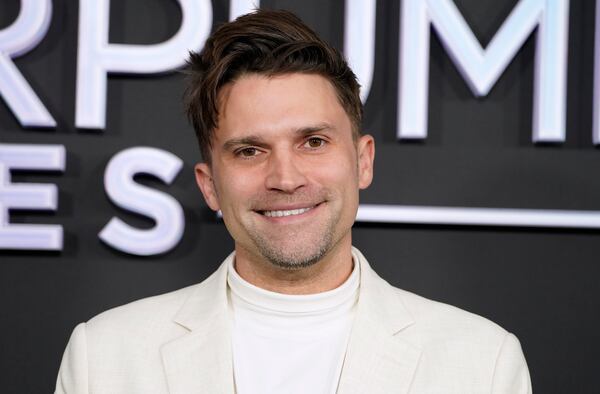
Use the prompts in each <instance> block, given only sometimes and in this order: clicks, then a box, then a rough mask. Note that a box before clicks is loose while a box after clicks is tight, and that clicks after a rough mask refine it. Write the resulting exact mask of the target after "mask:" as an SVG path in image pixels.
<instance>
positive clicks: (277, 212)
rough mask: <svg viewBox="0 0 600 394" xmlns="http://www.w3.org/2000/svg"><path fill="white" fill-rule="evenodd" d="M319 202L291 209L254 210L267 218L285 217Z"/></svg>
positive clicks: (303, 211)
mask: <svg viewBox="0 0 600 394" xmlns="http://www.w3.org/2000/svg"><path fill="white" fill-rule="evenodd" d="M320 204H321V203H319V204H315V205H311V206H306V207H299V208H293V209H274V210H259V211H256V212H258V213H259V214H261V215H263V216H266V217H269V218H281V217H287V216H298V215H302V214H304V213H306V212H308V211H310V210H312V209H314V208H316V207H318V206H319V205H320Z"/></svg>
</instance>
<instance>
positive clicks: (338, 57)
mask: <svg viewBox="0 0 600 394" xmlns="http://www.w3.org/2000/svg"><path fill="white" fill-rule="evenodd" d="M186 73H187V74H188V85H187V89H186V91H185V94H184V102H185V110H186V113H187V116H188V119H189V120H190V122H191V123H192V126H193V127H194V130H195V132H196V137H197V139H198V144H199V146H200V152H201V154H202V158H203V160H204V161H206V162H208V163H209V164H210V162H211V157H210V149H211V146H212V141H213V135H214V130H215V128H216V127H217V120H218V115H219V109H218V108H219V102H218V94H219V90H220V89H221V88H222V87H223V85H225V84H227V83H229V82H233V81H235V80H236V79H237V78H239V77H241V76H243V75H245V74H261V75H266V76H277V75H282V74H288V73H307V74H318V75H321V76H323V77H325V78H326V79H327V80H328V81H329V82H330V83H331V84H332V85H333V87H334V88H335V91H336V94H337V97H338V100H339V102H340V104H341V105H342V107H343V108H344V110H345V112H346V114H347V115H348V117H349V118H350V121H351V123H352V129H353V130H352V133H353V138H357V137H358V135H359V134H360V124H361V120H362V112H363V109H362V104H361V101H360V95H359V93H360V85H359V83H358V81H357V79H356V76H355V75H354V73H353V72H352V70H351V69H350V67H349V66H348V63H347V62H346V60H345V59H344V57H343V55H342V54H341V53H340V52H339V51H338V50H337V49H335V48H334V47H332V46H331V45H329V44H327V43H326V42H325V41H323V40H322V39H321V38H319V36H318V35H317V34H316V33H315V32H314V31H313V30H312V29H310V28H309V27H308V26H307V25H306V24H304V22H302V20H300V18H298V17H297V16H296V15H294V14H292V13H291V12H289V11H283V10H277V11H271V10H257V11H255V12H253V13H250V14H246V15H243V16H240V17H239V18H237V19H236V20H235V21H233V22H229V23H225V24H223V25H221V26H220V27H219V28H217V29H216V30H215V31H214V32H213V33H212V34H211V36H210V37H209V38H208V40H207V41H206V43H205V45H204V48H203V49H202V51H200V52H196V53H195V52H191V53H190V57H189V59H188V62H187V70H186Z"/></svg>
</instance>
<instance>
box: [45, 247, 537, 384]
mask: <svg viewBox="0 0 600 394" xmlns="http://www.w3.org/2000/svg"><path fill="white" fill-rule="evenodd" d="M352 253H353V255H354V258H355V261H356V260H357V261H358V262H359V264H360V273H361V274H360V296H359V300H358V305H357V311H356V318H355V322H354V326H353V328H352V333H351V336H350V341H349V344H348V349H347V352H346V358H345V360H344V366H343V370H342V375H341V377H340V381H339V386H338V391H337V392H338V393H342V394H350V393H355V394H358V393H361V394H378V393H382V394H383V393H386V394H387V393H403V394H405V393H411V394H417V393H419V394H421V393H423V394H425V393H439V394H469V393H478V394H479V393H486V394H490V393H492V394H500V393H502V394H526V393H531V382H530V378H529V372H528V369H527V364H526V362H525V358H524V357H523V353H522V351H521V347H520V345H519V342H518V340H517V338H516V337H515V336H514V335H512V334H510V333H508V332H506V331H505V330H504V329H502V328H501V327H499V326H497V325H496V324H494V323H492V322H490V321H488V320H486V319H484V318H482V317H479V316H477V315H474V314H471V313H468V312H465V311H462V310H460V309H457V308H454V307H452V306H449V305H446V304H442V303H438V302H434V301H431V300H427V299H425V298H422V297H419V296H417V295H415V294H412V293H409V292H406V291H403V290H400V289H397V288H394V287H392V286H391V285H390V284H388V283H387V282H386V281H385V280H383V279H381V278H380V277H379V276H378V275H377V274H376V273H375V272H374V271H373V270H372V269H371V267H370V266H369V264H368V262H367V260H366V259H365V258H364V256H363V255H362V254H361V253H360V252H359V251H358V250H357V249H354V248H353V251H352ZM233 257H234V256H233V253H232V254H231V255H230V256H229V257H227V259H226V260H225V262H224V263H223V264H222V265H221V267H220V268H219V269H218V270H217V271H216V272H215V273H214V274H212V275H211V276H210V277H209V278H207V279H206V280H205V281H203V282H202V283H200V284H197V285H194V286H190V287H186V288H184V289H180V290H177V291H175V292H172V293H168V294H164V295H160V296H156V297H151V298H147V299H143V300H140V301H136V302H133V303H131V304H128V305H124V306H121V307H118V308H115V309H112V310H109V311H107V312H104V313H102V314H100V315H98V316H96V317H94V318H93V319H91V320H90V321H88V322H87V323H81V324H79V325H78V326H77V327H76V328H75V330H74V331H73V334H72V335H71V338H70V340H69V343H68V345H67V348H66V350H65V353H64V356H63V359H62V364H61V366H60V370H59V372H58V378H57V382H56V391H55V393H69V394H83V393H90V394H91V393H93V394H119V393H123V394H136V393H143V394H151V393H171V394H193V393H210V394H216V393H234V392H235V383H234V378H233V365H232V349H231V340H230V337H231V334H230V319H231V316H230V312H229V309H228V305H227V263H228V260H229V259H233ZM260 394H263V393H260ZM311 394H312V393H311Z"/></svg>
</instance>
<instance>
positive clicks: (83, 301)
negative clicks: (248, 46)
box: [0, 0, 600, 393]
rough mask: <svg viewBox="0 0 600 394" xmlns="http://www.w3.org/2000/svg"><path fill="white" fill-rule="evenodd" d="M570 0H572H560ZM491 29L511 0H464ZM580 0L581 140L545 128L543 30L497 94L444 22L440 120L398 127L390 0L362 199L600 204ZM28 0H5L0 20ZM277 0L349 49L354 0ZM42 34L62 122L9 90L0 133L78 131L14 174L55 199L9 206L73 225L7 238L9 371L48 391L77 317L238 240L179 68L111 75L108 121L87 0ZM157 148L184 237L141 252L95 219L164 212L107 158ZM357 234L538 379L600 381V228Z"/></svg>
mask: <svg viewBox="0 0 600 394" xmlns="http://www.w3.org/2000/svg"><path fill="white" fill-rule="evenodd" d="M559 1H560V0H559ZM455 2H456V4H457V6H458V8H459V9H460V11H461V12H462V14H463V15H464V17H465V19H466V20H467V22H468V23H469V25H470V27H471V28H472V29H473V31H474V33H475V35H476V36H477V38H478V39H479V40H480V42H481V43H482V45H486V44H487V43H488V42H489V40H490V39H491V38H492V36H493V35H494V33H495V32H496V30H497V29H498V28H499V26H500V25H501V24H502V22H503V21H504V19H505V18H506V16H507V15H508V14H509V13H510V11H511V10H512V8H513V7H514V5H515V4H516V3H517V2H516V1H514V0H493V1H492V0H487V1H479V0H455ZM571 3H572V4H571V6H570V29H569V62H568V105H567V140H566V142H565V143H563V144H557V145H542V146H539V145H535V144H533V143H532V142H531V113H532V96H533V93H532V85H533V68H534V67H533V66H534V62H533V58H534V52H535V34H534V35H533V36H532V37H530V38H529V39H528V41H527V43H526V44H525V46H524V47H523V48H522V49H521V50H520V51H519V53H518V55H517V56H516V57H515V59H514V60H513V61H512V62H511V64H510V65H509V67H508V69H507V70H506V71H505V72H504V74H503V75H502V77H501V78H500V80H499V81H498V83H497V84H496V85H495V86H494V88H493V89H492V91H491V93H490V94H489V95H488V96H487V97H485V98H482V99H476V98H474V97H473V95H472V94H471V92H470V90H469V89H468V87H467V85H466V84H465V83H464V81H463V79H462V77H461V76H460V75H459V74H458V72H457V70H456V68H455V66H454V65H453V63H452V62H451V60H450V59H449V58H448V56H447V55H446V53H445V51H444V50H443V48H442V46H441V44H440V42H439V40H438V38H437V37H436V36H435V34H433V35H432V44H431V62H430V67H431V72H430V107H429V136H428V138H427V139H426V140H424V141H422V142H416V143H415V142H412V143H407V142H399V141H397V139H396V137H395V135H396V131H395V130H396V104H397V99H396V85H397V68H398V60H397V47H398V27H399V21H398V19H399V18H398V15H399V4H398V1H392V0H385V1H384V0H381V1H379V2H378V4H377V14H376V18H377V27H376V61H375V74H374V80H373V86H372V89H371V93H370V96H369V100H368V102H367V103H366V108H365V110H366V117H365V121H364V129H365V131H367V132H369V133H371V134H373V135H374V136H375V139H376V141H377V157H376V172H375V180H374V184H373V185H372V186H371V188H370V189H369V190H367V191H365V192H364V193H363V194H362V196H361V198H362V200H361V201H362V202H363V203H374V204H375V203H377V204H406V205H434V206H470V207H506V208H547V209H578V210H598V209H600V181H598V179H597V175H596V174H595V171H594V168H595V167H596V166H597V165H600V152H599V151H598V150H597V149H595V148H594V145H593V144H592V139H591V129H592V89H593V86H592V81H593V49H594V2H592V1H578V0H575V1H572V2H571ZM19 5H20V2H19V1H18V0H2V2H0V28H3V27H6V26H8V25H10V24H11V23H12V22H13V21H14V19H15V18H16V16H17V13H18V10H19ZM261 5H262V6H263V7H270V8H286V9H290V10H292V11H295V12H297V13H298V14H299V15H300V16H301V17H302V18H303V19H304V20H305V21H306V22H307V23H308V24H309V25H311V26H312V27H314V28H315V29H316V30H317V31H318V32H319V33H320V34H321V35H322V36H323V37H324V38H325V39H327V40H329V41H330V42H331V43H333V44H334V45H336V46H338V47H340V48H341V46H342V43H343V15H344V2H343V1H328V2H322V1H317V0H310V1H302V2H300V1H292V0H288V1H283V0H280V1H277V0H270V1H269V0H263V1H262V4H261ZM53 8H54V9H53V17H52V21H51V25H50V29H49V32H48V34H47V35H46V37H45V38H44V39H43V41H42V42H41V43H40V45H39V46H38V47H37V48H35V49H34V50H32V51H31V52H30V53H28V54H26V55H24V56H22V57H20V58H18V59H16V60H15V63H16V64H17V66H18V68H19V69H20V71H21V72H22V73H23V75H24V76H25V77H26V78H27V80H28V81H29V82H30V84H31V85H32V87H33V88H34V90H35V91H36V92H37V94H38V95H39V96H40V98H41V99H42V101H43V102H44V104H45V105H46V107H47V108H48V109H49V111H50V112H51V113H52V115H53V116H54V117H55V119H56V120H57V122H58V127H57V128H56V129H52V130H29V129H24V128H22V127H21V126H20V125H19V123H18V122H17V120H16V118H15V117H14V116H13V115H12V113H11V112H10V110H9V109H8V107H7V106H6V105H5V104H4V103H3V102H2V104H0V142H3V143H32V144H46V143H48V144H64V145H65V147H66V150H67V168H66V171H65V172H64V173H63V174H56V173H55V174H43V173H35V174H30V173H29V174H28V173H15V174H13V175H14V176H13V181H27V182H46V183H55V184H56V185H57V186H58V188H59V190H60V193H59V208H58V210H57V211H56V212H54V213H33V212H13V213H11V221H12V222H15V223H54V224H62V225H63V227H64V232H65V244H64V248H63V250H62V251H61V252H55V253H54V252H31V251H28V252H23V251H21V252H17V251H7V250H4V251H2V250H0V335H1V338H2V339H1V342H0V387H2V388H3V389H2V391H3V392H15V393H41V392H50V391H52V390H53V388H54V382H55V378H56V372H57V370H58V366H59V363H60V360H61V357H62V352H63V350H64V346H65V344H66V343H67V340H68V337H69V335H70V332H71V330H72V328H73V327H74V326H75V325H76V324H77V323H78V322H81V321H85V320H87V319H89V318H91V317H92V316H94V315H96V314H97V313H99V312H101V311H103V310H106V309H108V308H111V307H114V306H117V305H120V304H123V303H126V302H129V301H132V300H135V299H138V298H141V297H146V296H150V295H154V294H158V293H161V292H167V291H170V290H173V289H176V288H179V287H183V286H186V285H189V284H192V283H196V282H199V281H201V280H202V279H204V278H205V277H207V276H208V275H209V274H210V273H211V272H212V271H213V270H214V269H215V268H216V267H217V266H218V264H219V263H220V262H221V260H222V259H223V258H224V257H225V256H226V255H227V254H228V253H229V252H230V250H231V249H232V246H233V243H232V241H231V240H230V238H229V236H228V234H227V231H226V230H225V228H224V226H223V224H222V223H221V222H219V221H218V220H216V219H215V218H214V215H213V214H212V213H211V212H210V211H209V210H208V208H207V207H206V205H205V204H204V202H203V201H202V198H201V195H200V193H199V192H198V191H197V190H196V187H195V183H194V181H193V174H192V166H193V164H194V163H195V162H196V160H197V157H198V153H197V151H196V145H195V140H194V137H193V132H192V130H191V128H190V127H189V126H188V125H187V123H186V121H185V118H184V116H183V114H182V106H181V103H180V101H181V100H180V98H181V94H182V90H183V86H184V83H183V77H182V75H180V74H178V73H169V74H164V75H159V76H156V75H153V76H145V77H141V76H110V77H109V82H108V96H107V127H106V130H104V131H103V132H90V131H86V130H78V129H77V128H75V126H74V108H75V80H76V54H77V18H78V2H77V1H75V0H55V1H54V2H53ZM228 12H229V4H228V1H225V0H218V1H213V13H214V17H213V20H214V23H213V27H214V25H215V24H217V23H219V22H223V21H225V20H227V18H228ZM110 16H111V23H110V41H111V42H115V43H116V42H122V43H129V44H152V43H157V42H161V41H164V40H166V39H168V38H169V37H171V36H172V35H173V34H174V33H175V32H176V31H177V29H178V27H179V24H180V21H181V12H180V10H179V7H178V5H177V3H176V2H175V1H171V0H128V1H113V2H112V4H111V14H110ZM137 145H146V146H154V147H159V148H161V149H165V150H167V151H169V152H172V153H174V154H176V155H177V156H179V157H180V158H182V159H183V160H184V162H185V165H184V168H183V170H182V171H181V173H180V174H179V176H178V177H177V178H176V179H175V181H174V182H173V183H172V184H171V185H169V186H166V185H164V184H163V183H161V182H160V181H159V180H157V179H155V178H153V177H139V178H137V181H138V182H140V183H143V184H147V185H150V186H151V187H153V188H156V189H159V190H162V191H164V192H166V193H168V194H170V195H172V196H174V197H175V198H176V199H177V200H178V201H179V202H180V203H181V204H182V206H183V207H184V210H185V214H186V228H185V234H184V236H183V239H182V241H181V242H180V243H179V245H178V246H177V247H176V248H175V249H173V250H172V251H170V252H168V253H166V254H163V255H160V256H156V257H147V258H142V257H134V256H130V255H126V254H123V253H120V252H117V251H115V250H113V249H110V248H109V247H107V246H106V245H104V244H103V243H102V242H101V241H100V240H99V238H98V236H97V234H98V232H99V231H100V229H102V227H103V226H104V225H105V224H106V223H107V222H108V220H109V219H110V218H111V217H112V216H114V215H117V216H118V217H120V218H122V219H124V220H125V221H127V222H128V223H130V224H132V225H134V226H137V227H141V228H148V227H151V226H152V225H153V224H152V222H151V221H150V220H148V219H146V218H144V217H141V216H138V215H134V214H131V213H129V212H126V211H124V210H121V209H119V208H117V207H116V206H115V205H113V204H111V202H110V201H109V200H108V198H107V196H106V194H105V191H104V186H103V180H102V176H103V172H104V169H105V167H106V164H107V162H108V160H109V159H110V158H111V157H112V156H113V155H114V154H115V153H117V152H119V151H121V150H123V149H125V148H128V147H131V146H137ZM353 234H354V244H355V245H356V246H358V247H359V248H360V249H361V250H362V251H363V252H364V254H365V255H366V256H367V258H368V259H369V260H370V261H371V263H372V265H373V266H374V268H375V269H376V270H377V271H378V272H379V273H380V275H382V276H383V277H384V278H386V279H387V280H388V281H390V282H391V283H392V284H394V285H396V286H398V287H402V288H404V289H407V290H410V291H413V292H416V293H418V294H421V295H423V296H426V297H429V298H433V299H436V300H440V301H443V302H447V303H450V304H454V305H456V306H459V307H461V308H463V309H466V310H469V311H471V312H474V313H477V314H480V315H483V316H485V317H487V318H489V319H491V320H493V321H495V322H497V323H499V324H500V325H502V326H503V327H505V328H506V329H508V330H509V331H512V332H513V333H515V334H516V335H517V336H518V337H519V339H520V340H521V343H522V346H523V349H524V352H525V355H526V357H527V360H528V363H529V367H530V372H531V377H532V382H533V387H534V390H535V391H536V392H538V393H597V392H598V391H599V390H600V384H599V383H598V381H597V371H598V366H599V362H598V360H599V359H600V339H599V338H598V334H594V332H597V331H596V330H597V329H598V327H597V326H598V323H600V317H599V313H598V311H599V310H600V287H599V286H598V284H599V282H600V281H599V279H598V278H599V275H600V266H599V265H598V258H597V257H596V255H597V251H598V246H599V245H600V231H597V230H577V229H574V230H560V229H537V228H505V227H478V226H467V227H460V226H434V225H401V224H397V225H389V224H388V225H380V224H368V225H367V224H357V225H356V226H355V230H354V233H353Z"/></svg>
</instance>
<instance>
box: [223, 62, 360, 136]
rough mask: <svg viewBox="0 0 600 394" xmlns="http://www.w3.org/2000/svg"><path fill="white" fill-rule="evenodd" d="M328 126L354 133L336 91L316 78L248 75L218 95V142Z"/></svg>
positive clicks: (295, 74)
mask: <svg viewBox="0 0 600 394" xmlns="http://www.w3.org/2000/svg"><path fill="white" fill-rule="evenodd" d="M322 123H328V124H331V125H333V126H334V127H335V128H336V129H340V130H347V131H348V135H349V136H350V133H351V122H350V118H349V117H348V115H347V114H346V112H345V110H344V108H343V107H342V105H341V104H340V102H339V99H338V97H337V94H336V91H335V88H334V87H333V85H332V84H331V83H330V82H329V81H328V80H327V79H326V78H324V77H322V76H320V75H317V74H302V73H292V74H283V75H276V76H265V75H260V74H247V75H244V76H242V77H240V78H238V79H237V80H235V81H234V82H232V83H229V84H227V85H225V86H224V87H223V88H222V89H221V91H220V92H219V119H218V127H217V129H216V130H215V140H216V141H219V140H223V139H225V138H229V137H231V136H233V135H235V136H238V135H243V134H257V133H260V134H270V133H273V134H279V133H281V132H284V131H288V130H297V129H299V128H302V127H307V126H312V125H314V124H322Z"/></svg>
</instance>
